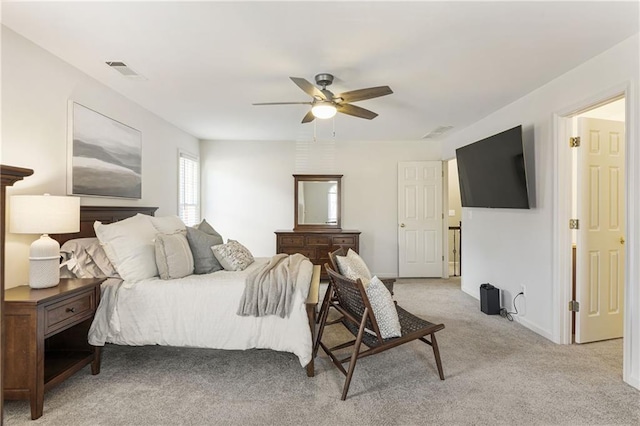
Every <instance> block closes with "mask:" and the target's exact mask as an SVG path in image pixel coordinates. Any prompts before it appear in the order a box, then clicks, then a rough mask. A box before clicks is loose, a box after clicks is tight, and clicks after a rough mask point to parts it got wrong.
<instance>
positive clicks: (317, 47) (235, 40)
mask: <svg viewBox="0 0 640 426" xmlns="http://www.w3.org/2000/svg"><path fill="white" fill-rule="evenodd" d="M2 23H3V24H4V25H6V26H7V27H9V28H11V29H12V30H14V31H16V32H17V33H19V34H21V35H23V36H24V37H26V38H28V39H30V40H32V41H33V42H34V43H36V44H38V45H40V46H42V47H43V48H45V49H47V50H49V51H50V52H52V53H53V54H54V55H56V56H59V57H60V58H62V59H64V60H65V61H67V62H68V63H70V64H72V65H73V66H75V67H77V68H79V69H80V70H82V71H84V72H86V73H87V74H89V75H91V76H92V77H94V78H95V79H97V80H99V81H100V82H102V83H104V84H105V85H107V86H110V87H112V88H113V89H114V90H116V91H118V92H120V93H122V94H123V95H124V96H126V97H127V98H129V99H132V100H133V101H135V102H137V103H138V104H140V105H141V106H143V107H144V108H146V109H148V110H150V111H152V112H154V113H155V114H157V115H158V116H160V117H163V118H164V119H166V120H167V121H169V122H171V123H173V124H174V125H176V126H177V127H179V128H181V129H183V130H185V131H187V132H189V133H190V134H192V135H194V136H196V137H198V138H201V139H219V140H305V139H310V138H311V137H312V135H313V124H300V121H301V119H302V117H303V116H304V115H305V113H306V112H307V111H308V106H306V105H285V106H259V107H258V106H252V105H251V104H252V103H254V102H275V101H308V100H310V98H309V97H308V96H307V95H306V94H305V93H304V92H302V91H301V90H300V89H299V88H298V87H297V86H295V85H294V84H293V82H291V80H289V76H294V77H303V78H306V79H307V80H309V81H311V82H313V77H314V75H315V74H317V73H319V72H329V73H332V74H334V75H335V76H336V80H335V81H334V84H333V86H331V87H330V89H331V90H332V91H333V92H334V93H339V92H343V91H348V90H354V89H360V88H363V87H369V86H379V85H389V86H390V87H391V88H392V89H393V91H394V94H392V95H389V96H385V97H381V98H377V99H371V100H367V101H362V102H359V103H357V104H356V105H358V106H361V107H363V108H367V109H370V110H373V111H375V112H377V113H379V114H380V115H379V117H377V118H375V119H374V120H372V121H369V120H364V119H359V118H355V117H351V116H346V115H342V114H338V116H337V117H336V119H335V129H336V139H337V140H389V141H397V140H417V139H420V138H422V137H423V136H424V135H425V134H427V133H429V132H431V131H432V130H434V129H435V128H437V127H439V126H454V129H453V130H452V132H453V131H456V130H458V129H461V128H463V127H465V126H468V125H469V124H471V123H473V122H475V121H477V120H479V119H481V118H483V117H485V116H486V115H488V114H490V113H491V112H493V111H495V110H496V109H498V108H500V107H502V106H504V105H507V104H509V103H510V102H512V101H514V100H516V99H518V98H520V97H522V96H523V95H525V94H527V93H529V92H531V91H532V90H534V89H535V88H537V87H540V86H542V85H543V84H545V83H546V82H549V81H550V80H552V79H554V78H555V77H557V76H559V75H561V74H563V73H565V72H566V71H568V70H570V69H572V68H574V67H576V66H577V65H579V64H581V63H582V62H584V61H586V60H588V59H589V58H591V57H593V56H595V55H597V54H598V53H601V52H603V51H604V50H606V49H608V48H610V47H611V46H613V45H615V44H617V43H619V42H620V41H622V40H624V39H626V38H628V37H630V36H632V35H633V34H635V33H637V32H638V31H639V24H638V2H637V1H633V2H624V3H615V2H493V3H485V2H406V3H405V2H403V3H400V2H361V1H360V2H310V1H304V2H251V3H249V2H225V3H223V2H189V3H186V2H135V3H133V2H132V3H129V2H100V3H96V2H8V3H7V2H3V3H2ZM113 60H117V61H124V62H125V63H127V64H128V65H129V66H130V67H131V68H133V69H134V70H135V71H137V72H139V73H140V74H142V75H144V76H145V77H146V78H147V80H145V81H140V80H130V79H127V78H125V77H123V76H121V75H120V74H119V73H117V72H116V71H114V70H113V69H110V68H109V67H107V66H106V65H105V64H104V62H105V61H113ZM317 126H318V127H317V133H318V136H319V137H322V136H323V135H325V134H327V135H328V134H330V133H331V128H332V124H331V120H328V121H322V122H319V123H318V125H317Z"/></svg>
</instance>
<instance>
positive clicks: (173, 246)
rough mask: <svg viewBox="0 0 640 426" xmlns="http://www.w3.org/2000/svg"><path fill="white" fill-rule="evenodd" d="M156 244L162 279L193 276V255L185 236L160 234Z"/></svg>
mask: <svg viewBox="0 0 640 426" xmlns="http://www.w3.org/2000/svg"><path fill="white" fill-rule="evenodd" d="M154 243H155V248H156V264H157V265H158V272H159V273H160V278H162V279H163V280H171V279H175V278H182V277H186V276H187V275H191V274H193V255H192V254H191V249H190V248H189V243H188V242H187V238H186V237H185V236H184V235H183V234H181V233H177V234H158V235H156V239H155V241H154Z"/></svg>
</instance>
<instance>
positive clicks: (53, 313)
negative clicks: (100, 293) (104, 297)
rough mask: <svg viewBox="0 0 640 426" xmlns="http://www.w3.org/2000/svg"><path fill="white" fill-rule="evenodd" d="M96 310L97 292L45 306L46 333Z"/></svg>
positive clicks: (87, 315)
mask: <svg viewBox="0 0 640 426" xmlns="http://www.w3.org/2000/svg"><path fill="white" fill-rule="evenodd" d="M95 310H96V298H95V292H94V291H91V292H87V293H82V294H79V295H77V296H75V297H71V298H69V299H66V300H63V301H61V302H58V303H54V304H52V305H49V306H47V307H45V315H44V317H45V322H44V326H45V331H44V333H45V335H46V334H49V333H51V332H53V331H55V330H58V329H60V328H62V327H66V326H67V325H70V324H74V323H75V322H77V321H80V320H82V319H84V318H87V317H90V316H92V315H93V313H94V312H95Z"/></svg>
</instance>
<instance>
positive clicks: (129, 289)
mask: <svg viewBox="0 0 640 426" xmlns="http://www.w3.org/2000/svg"><path fill="white" fill-rule="evenodd" d="M268 261H269V258H256V260H255V262H254V263H252V264H251V265H250V266H249V267H248V268H247V269H245V270H244V271H241V272H231V271H218V272H214V273H211V274H206V275H190V276H188V277H185V278H181V279H177V280H167V281H164V280H161V279H160V278H151V279H147V280H143V281H138V282H136V283H128V282H123V281H120V280H114V279H110V280H107V281H105V283H104V284H103V285H102V300H101V302H100V305H99V306H98V310H97V312H96V316H95V319H94V321H93V324H92V325H91V329H90V330H89V343H90V344H92V345H94V346H104V344H105V343H115V344H118V345H130V346H141V345H166V346H189V347H201V348H215V349H251V348H263V349H273V350H277V351H284V352H291V353H294V354H295V355H297V356H298V359H299V360H300V365H302V366H303V367H304V366H306V365H307V364H308V363H309V361H311V352H312V344H311V331H310V329H309V321H308V317H307V312H306V308H305V300H306V298H307V295H308V293H309V283H310V281H311V275H312V272H313V265H311V262H304V264H303V266H301V268H303V269H301V270H300V273H299V275H298V282H297V283H296V290H295V294H294V296H293V301H292V308H291V313H290V315H289V317H288V318H280V317H279V316H277V315H269V316H264V317H253V316H248V317H242V316H239V315H236V312H237V310H238V304H239V302H240V298H241V297H242V293H243V291H244V283H245V279H246V277H247V275H248V274H249V273H250V272H251V271H252V270H254V269H255V268H258V267H260V266H262V265H264V264H266V263H267V262H268Z"/></svg>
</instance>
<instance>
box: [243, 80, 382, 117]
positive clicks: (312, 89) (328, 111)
mask: <svg viewBox="0 0 640 426" xmlns="http://www.w3.org/2000/svg"><path fill="white" fill-rule="evenodd" d="M289 78H290V79H291V81H293V82H294V83H295V84H296V85H297V86H298V87H299V88H300V89H302V90H303V91H304V92H305V93H306V94H307V95H309V96H311V97H312V98H313V101H311V102H262V103H254V104H253V105H311V111H309V112H307V114H305V116H304V117H303V118H302V123H303V124H304V123H310V122H311V121H313V120H314V119H316V118H320V119H327V118H332V117H333V116H334V115H336V112H340V113H342V114H347V115H351V116H353V117H358V118H366V119H367V120H372V119H374V118H376V117H377V116H378V114H376V113H375V112H373V111H369V110H367V109H364V108H361V107H359V106H356V105H352V104H351V102H357V101H364V100H367V99H372V98H377V97H380V96H385V95H390V94H392V93H393V90H391V88H390V87H389V86H378V87H368V88H366V89H359V90H351V91H349V92H344V93H340V94H338V95H334V94H333V92H331V91H330V90H329V89H327V86H329V85H331V83H332V82H333V75H331V74H329V73H321V74H317V75H316V76H315V81H316V84H317V85H318V86H320V88H318V87H316V86H314V85H313V84H311V83H310V82H309V81H308V80H306V79H304V78H300V77H289Z"/></svg>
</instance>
